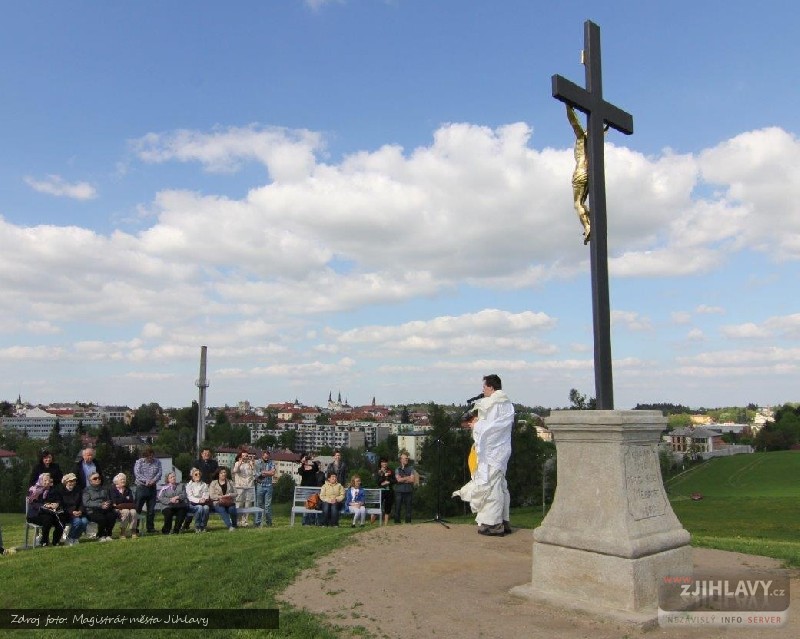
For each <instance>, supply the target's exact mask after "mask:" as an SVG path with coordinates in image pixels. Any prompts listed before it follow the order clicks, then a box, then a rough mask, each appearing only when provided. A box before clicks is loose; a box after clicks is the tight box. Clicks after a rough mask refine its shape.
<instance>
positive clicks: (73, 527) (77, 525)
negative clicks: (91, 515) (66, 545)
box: [67, 515, 89, 539]
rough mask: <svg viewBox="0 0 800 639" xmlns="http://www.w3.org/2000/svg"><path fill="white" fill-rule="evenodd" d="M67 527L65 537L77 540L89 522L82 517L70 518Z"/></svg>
mask: <svg viewBox="0 0 800 639" xmlns="http://www.w3.org/2000/svg"><path fill="white" fill-rule="evenodd" d="M69 525H70V529H69V535H67V537H68V538H69V539H77V538H78V537H80V536H81V535H82V534H83V533H85V532H86V526H88V525H89V520H88V519H87V518H86V517H84V516H82V515H81V516H80V517H70V522H69Z"/></svg>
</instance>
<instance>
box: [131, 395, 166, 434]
mask: <svg viewBox="0 0 800 639" xmlns="http://www.w3.org/2000/svg"><path fill="white" fill-rule="evenodd" d="M160 427H161V406H159V405H158V404H157V403H155V402H151V403H150V404H142V405H141V406H139V408H137V409H136V412H135V413H134V414H133V418H131V432H134V433H149V432H151V431H154V430H158V429H159V428H160Z"/></svg>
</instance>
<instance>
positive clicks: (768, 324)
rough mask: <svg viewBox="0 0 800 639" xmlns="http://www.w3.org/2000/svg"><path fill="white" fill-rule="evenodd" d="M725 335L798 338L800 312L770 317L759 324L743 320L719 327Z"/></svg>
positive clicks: (731, 336) (750, 337)
mask: <svg viewBox="0 0 800 639" xmlns="http://www.w3.org/2000/svg"><path fill="white" fill-rule="evenodd" d="M720 332H721V333H722V335H724V336H725V337H728V338H731V339H767V338H781V339H793V340H797V339H800V313H794V314H793V315H783V316H778V317H770V318H768V319H766V320H764V321H763V322H762V323H760V324H756V323H754V322H745V323H744V324H731V325H728V326H723V327H721V328H720Z"/></svg>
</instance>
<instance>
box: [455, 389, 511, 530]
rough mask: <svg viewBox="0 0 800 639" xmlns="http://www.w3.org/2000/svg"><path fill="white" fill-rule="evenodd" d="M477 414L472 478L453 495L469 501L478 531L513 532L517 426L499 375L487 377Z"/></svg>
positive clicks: (471, 460) (473, 426)
mask: <svg viewBox="0 0 800 639" xmlns="http://www.w3.org/2000/svg"><path fill="white" fill-rule="evenodd" d="M473 409H474V410H476V415H475V417H474V418H473V420H472V421H471V422H470V425H471V426H472V439H473V441H474V446H473V449H474V453H475V455H474V458H473V455H472V454H470V472H471V473H472V479H471V480H470V481H469V483H467V484H466V485H465V486H463V487H462V488H461V489H460V490H457V491H455V492H454V493H453V497H460V498H461V499H463V500H464V501H466V502H469V505H470V508H471V509H472V512H474V513H476V517H475V521H476V522H477V524H478V532H479V533H480V534H482V535H492V536H502V535H504V534H508V533H510V532H511V524H510V523H509V505H510V501H511V498H510V495H509V493H508V485H507V484H506V469H507V468H508V459H509V457H511V430H512V428H513V426H514V405H513V404H512V403H511V400H509V399H508V395H506V394H505V392H503V390H502V382H501V381H500V378H499V377H498V376H497V375H487V376H486V377H484V378H483V397H482V398H481V399H479V400H478V401H477V402H475V405H474V407H473Z"/></svg>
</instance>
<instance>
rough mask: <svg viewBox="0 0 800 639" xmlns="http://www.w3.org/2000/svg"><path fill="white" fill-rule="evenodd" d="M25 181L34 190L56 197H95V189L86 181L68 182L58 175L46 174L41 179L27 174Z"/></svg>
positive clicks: (78, 198)
mask: <svg viewBox="0 0 800 639" xmlns="http://www.w3.org/2000/svg"><path fill="white" fill-rule="evenodd" d="M25 183H26V184H27V185H28V186H30V187H31V188H32V189H33V190H34V191H38V192H39V193H46V194H48V195H54V196H56V197H68V198H72V199H74V200H93V199H94V198H96V197H97V190H96V189H95V188H94V187H93V186H92V185H91V184H89V183H88V182H76V183H74V184H70V183H69V182H67V181H66V180H65V179H64V178H62V177H61V176H60V175H48V176H47V177H46V178H45V179H43V180H37V179H35V178H32V177H30V176H27V177H26V178H25Z"/></svg>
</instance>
